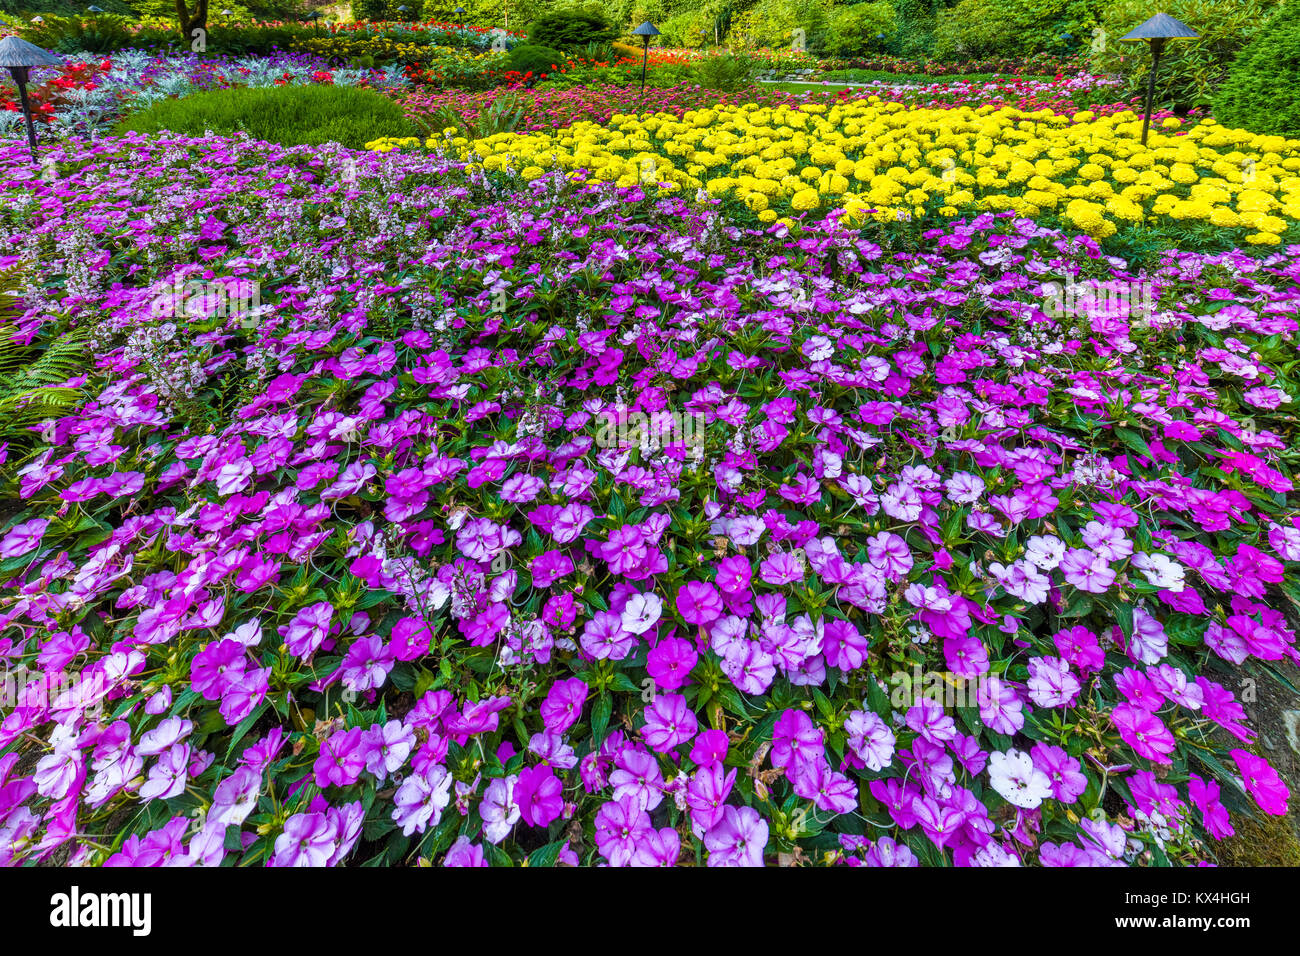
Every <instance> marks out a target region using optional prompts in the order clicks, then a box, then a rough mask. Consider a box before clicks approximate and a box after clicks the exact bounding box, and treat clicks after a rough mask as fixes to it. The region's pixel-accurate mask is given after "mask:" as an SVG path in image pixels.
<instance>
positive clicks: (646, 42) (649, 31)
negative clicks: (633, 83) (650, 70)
mask: <svg viewBox="0 0 1300 956" xmlns="http://www.w3.org/2000/svg"><path fill="white" fill-rule="evenodd" d="M632 36H634V37H640V38H641V48H642V52H641V95H642V96H645V68H646V65H647V64H648V63H649V62H650V38H651V37H657V36H659V30H658V29H657V28H656V27H655V25H654V24H653V23H651V22H650V21H649V20H647V21H646V22H645V23H643V24H641V25H640V26H639V27H637V28H636V29H635V30H633V31H632Z"/></svg>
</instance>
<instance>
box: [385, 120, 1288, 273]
mask: <svg viewBox="0 0 1300 956" xmlns="http://www.w3.org/2000/svg"><path fill="white" fill-rule="evenodd" d="M1141 125H1142V121H1141V119H1140V118H1139V117H1137V116H1135V115H1134V114H1132V113H1131V112H1120V113H1115V114H1113V115H1109V116H1094V115H1093V114H1092V113H1090V112H1087V111H1083V112H1079V113H1076V114H1074V115H1073V116H1072V117H1071V116H1062V115H1058V114H1055V113H1052V112H1050V111H1048V110H1040V111H1037V112H1034V113H1026V112H1023V111H1020V110H1016V109H1013V108H1009V107H1002V108H994V107H993V106H982V107H980V108H978V109H971V108H969V107H956V108H931V109H926V108H910V109H909V108H904V107H903V106H902V105H901V104H897V103H881V102H880V101H879V100H878V99H875V100H873V99H862V100H850V101H845V102H842V103H836V104H834V105H829V106H828V105H826V104H820V103H812V104H805V105H801V106H798V107H785V106H778V107H774V108H771V109H768V108H765V107H758V106H750V105H744V106H727V107H719V108H717V109H709V110H696V111H692V112H688V113H686V114H684V115H682V116H680V117H679V116H675V115H671V114H663V115H658V116H645V115H642V116H635V115H622V116H616V117H614V118H612V119H611V120H610V122H609V123H608V124H606V125H603V126H600V125H596V124H592V123H576V124H574V125H572V126H570V127H568V128H566V129H563V130H558V131H554V132H544V133H526V134H520V133H500V134H497V135H493V136H489V137H487V138H486V139H481V140H476V141H474V142H472V143H471V142H468V141H467V140H465V139H464V138H459V139H457V140H456V141H455V142H454V144H453V145H454V148H455V149H456V150H457V151H458V153H459V155H461V156H464V157H471V158H473V159H475V160H478V161H480V162H481V163H482V164H483V166H484V167H485V168H486V169H489V170H494V171H507V170H508V171H513V172H514V173H517V174H519V175H521V176H523V177H524V178H525V179H530V178H535V177H538V176H541V175H542V174H543V173H544V172H545V171H546V170H547V169H550V168H558V169H562V170H566V171H570V173H569V174H570V175H573V176H575V177H578V178H583V179H590V180H600V181H611V182H616V183H617V184H618V185H621V186H631V185H633V184H634V183H637V182H642V181H644V182H647V183H658V184H659V187H660V188H663V189H668V190H673V189H679V190H687V191H690V192H692V193H693V192H694V191H696V190H699V189H707V190H708V192H709V193H710V194H712V195H715V196H726V197H729V198H732V199H734V200H736V201H737V202H741V203H744V204H745V205H746V206H748V208H749V209H751V210H753V211H754V212H755V213H756V214H757V216H758V218H759V219H760V220H762V221H765V222H771V221H774V220H776V219H777V218H778V217H779V216H780V215H781V214H782V213H800V212H809V211H814V210H819V209H821V210H825V209H829V208H831V207H834V206H840V207H842V208H844V209H845V210H846V211H847V214H848V215H849V217H850V218H852V219H853V220H855V221H862V220H863V219H869V218H874V219H876V220H889V219H895V218H900V217H906V218H913V217H915V218H922V217H924V218H930V217H931V216H933V217H934V218H942V217H944V216H955V215H958V214H960V213H963V212H966V211H968V210H970V209H972V208H974V209H983V210H988V209H1011V210H1013V211H1015V212H1016V213H1018V214H1021V215H1026V216H1030V217H1038V216H1045V217H1047V218H1048V220H1049V221H1050V220H1054V219H1059V220H1060V221H1061V222H1063V223H1065V224H1066V225H1067V226H1068V227H1069V228H1072V229H1081V230H1083V231H1085V232H1087V233H1088V234H1090V235H1092V236H1095V237H1099V238H1102V239H1107V238H1110V237H1115V239H1114V241H1115V242H1116V243H1119V242H1131V241H1134V239H1135V237H1136V239H1137V240H1138V241H1143V242H1148V241H1158V242H1163V243H1164V244H1167V245H1173V244H1177V245H1179V246H1180V247H1191V248H1203V247H1207V246H1208V247H1215V246H1217V247H1218V248H1224V247H1231V245H1233V244H1235V243H1239V242H1242V241H1245V242H1246V243H1250V244H1274V245H1275V244H1278V243H1279V242H1282V241H1284V239H1285V241H1288V242H1290V241H1300V141H1297V140H1285V139H1282V138H1281V137H1275V136H1274V137H1269V136H1257V135H1254V134H1251V133H1248V132H1246V131H1244V130H1231V129H1227V128H1225V127H1222V126H1219V125H1217V124H1215V123H1214V122H1213V121H1210V120H1205V121H1202V122H1199V123H1196V124H1195V125H1188V126H1186V127H1184V126H1183V125H1182V123H1181V122H1180V121H1179V120H1177V119H1175V118H1168V119H1165V120H1164V121H1162V122H1161V123H1160V124H1159V127H1158V128H1157V129H1156V130H1154V131H1153V138H1152V140H1151V148H1150V149H1147V148H1144V147H1142V146H1141V145H1140V144H1139V143H1138V141H1137V139H1138V132H1139V130H1140V128H1141ZM377 145H378V146H380V147H384V148H386V147H388V146H389V145H391V144H386V143H379V144H377ZM1120 225H1124V226H1126V227H1128V228H1126V229H1125V231H1124V232H1123V233H1122V234H1120V235H1118V236H1117V235H1116V233H1117V232H1118V231H1119V226H1120ZM1143 229H1146V230H1147V231H1146V232H1143ZM1153 237H1154V238H1153ZM1112 248H1114V246H1112Z"/></svg>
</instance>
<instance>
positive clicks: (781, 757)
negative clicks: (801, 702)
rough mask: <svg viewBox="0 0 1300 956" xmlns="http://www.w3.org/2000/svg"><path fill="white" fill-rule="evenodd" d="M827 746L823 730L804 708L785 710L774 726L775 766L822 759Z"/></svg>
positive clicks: (773, 753) (773, 754)
mask: <svg viewBox="0 0 1300 956" xmlns="http://www.w3.org/2000/svg"><path fill="white" fill-rule="evenodd" d="M825 752H826V748H825V747H824V746H823V744H822V732H821V731H820V730H818V729H817V728H816V727H815V726H813V722H812V718H811V717H809V716H808V715H807V714H806V713H804V712H803V711H802V710H787V711H783V712H782V714H781V716H780V717H778V718H777V720H776V724H775V725H774V726H773V727H772V750H771V754H770V756H771V759H772V766H773V767H782V768H788V767H792V766H794V765H796V764H799V763H805V762H811V761H815V760H820V759H821V758H822V756H823V755H824V754H825Z"/></svg>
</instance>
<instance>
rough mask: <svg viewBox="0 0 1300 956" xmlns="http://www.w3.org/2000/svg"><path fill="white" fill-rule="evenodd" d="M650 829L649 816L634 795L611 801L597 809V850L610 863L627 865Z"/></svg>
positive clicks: (611, 864) (612, 864)
mask: <svg viewBox="0 0 1300 956" xmlns="http://www.w3.org/2000/svg"><path fill="white" fill-rule="evenodd" d="M648 832H653V828H652V827H651V825H650V817H649V816H648V815H647V814H646V812H645V810H643V809H642V808H641V805H640V804H638V803H637V802H636V800H634V799H633V798H631V797H624V798H623V799H621V800H611V801H609V802H608V803H605V804H604V805H603V806H602V807H601V808H600V809H599V810H598V811H596V821H595V834H596V849H598V850H599V851H600V854H601V856H603V857H604V858H605V859H606V860H608V861H609V865H610V866H628V865H629V864H630V863H631V862H632V858H633V856H634V855H635V854H636V852H637V849H638V846H639V845H640V844H641V842H642V841H643V840H644V839H645V837H646V834H647V833H648Z"/></svg>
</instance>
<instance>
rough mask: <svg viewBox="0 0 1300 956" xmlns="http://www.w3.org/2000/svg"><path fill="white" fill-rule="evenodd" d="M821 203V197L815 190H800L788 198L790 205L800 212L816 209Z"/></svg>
mask: <svg viewBox="0 0 1300 956" xmlns="http://www.w3.org/2000/svg"><path fill="white" fill-rule="evenodd" d="M821 201H822V200H821V195H820V194H819V193H818V192H817V190H815V189H801V190H799V191H798V192H797V193H795V194H794V195H793V196H791V197H790V205H791V206H793V207H794V208H795V209H798V210H800V211H804V210H808V209H816V208H817V207H818V206H820V205H821Z"/></svg>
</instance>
